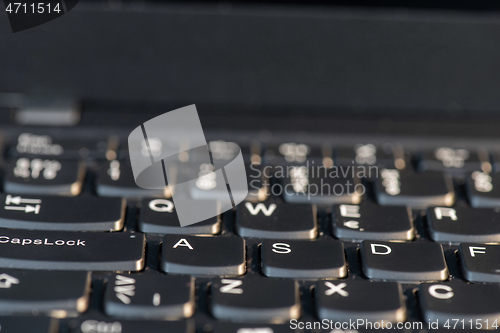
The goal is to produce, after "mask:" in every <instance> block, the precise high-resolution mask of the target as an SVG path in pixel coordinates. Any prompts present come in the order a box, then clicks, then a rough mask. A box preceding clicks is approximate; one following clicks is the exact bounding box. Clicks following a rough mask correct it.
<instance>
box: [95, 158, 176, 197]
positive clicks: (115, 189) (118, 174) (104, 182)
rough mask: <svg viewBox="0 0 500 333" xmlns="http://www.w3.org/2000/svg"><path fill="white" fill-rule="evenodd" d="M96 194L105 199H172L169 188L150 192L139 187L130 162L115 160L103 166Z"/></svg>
mask: <svg viewBox="0 0 500 333" xmlns="http://www.w3.org/2000/svg"><path fill="white" fill-rule="evenodd" d="M96 192H97V195H99V196H103V197H125V198H140V197H167V198H170V197H171V193H170V189H169V188H168V186H165V189H164V190H149V189H143V188H140V187H139V186H137V185H136V184H135V180H134V175H133V173H132V167H131V166H130V161H129V160H123V161H118V160H113V161H110V162H106V163H104V164H102V165H101V169H100V170H99V175H98V181H97V186H96Z"/></svg>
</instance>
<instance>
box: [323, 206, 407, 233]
mask: <svg viewBox="0 0 500 333" xmlns="http://www.w3.org/2000/svg"><path fill="white" fill-rule="evenodd" d="M332 223H333V234H334V235H335V237H337V238H342V239H356V240H362V239H372V240H400V241H409V240H412V239H413V237H414V234H415V229H414V227H413V216H412V212H411V210H410V209H409V208H408V207H401V206H379V205H375V204H373V203H371V202H365V203H363V204H360V205H336V206H335V207H334V209H333V211H332Z"/></svg>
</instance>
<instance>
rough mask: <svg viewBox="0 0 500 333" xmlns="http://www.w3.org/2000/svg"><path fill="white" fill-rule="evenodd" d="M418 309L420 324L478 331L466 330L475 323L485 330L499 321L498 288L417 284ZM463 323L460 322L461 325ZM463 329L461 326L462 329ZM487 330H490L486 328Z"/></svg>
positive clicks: (475, 285)
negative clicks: (419, 308)
mask: <svg viewBox="0 0 500 333" xmlns="http://www.w3.org/2000/svg"><path fill="white" fill-rule="evenodd" d="M418 295H419V300H420V307H421V309H422V314H423V317H424V321H425V322H428V321H438V324H439V325H440V326H441V327H444V325H445V324H446V322H447V321H448V325H449V327H448V328H454V325H458V326H456V327H455V329H478V328H480V327H476V326H473V327H470V326H469V325H471V322H469V321H470V320H472V325H476V324H477V323H478V322H479V323H480V324H481V325H482V326H483V325H484V327H481V328H483V329H486V328H487V327H486V320H488V321H489V325H492V324H493V323H494V321H497V322H498V320H499V319H500V303H499V302H498V299H499V298H500V288H498V285H487V284H485V285H481V284H466V283H439V284H428V283H424V284H421V285H420V287H419V292H418ZM462 321H463V322H462ZM462 325H465V326H462ZM489 329H492V327H491V326H490V327H489Z"/></svg>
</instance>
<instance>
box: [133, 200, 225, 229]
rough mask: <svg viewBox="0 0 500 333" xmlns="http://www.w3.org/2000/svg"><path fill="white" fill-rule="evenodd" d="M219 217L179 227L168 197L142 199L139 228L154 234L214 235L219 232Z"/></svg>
mask: <svg viewBox="0 0 500 333" xmlns="http://www.w3.org/2000/svg"><path fill="white" fill-rule="evenodd" d="M220 227H221V221H220V217H219V216H216V217H212V218H210V219H208V220H205V221H202V222H199V223H196V224H192V225H189V226H186V227H181V225H180V222H179V218H178V217H177V212H176V211H175V206H174V203H173V201H172V200H168V199H143V200H142V204H141V213H140V216H139V230H140V231H142V232H146V233H155V234H180V235H215V234H218V233H219V232H220Z"/></svg>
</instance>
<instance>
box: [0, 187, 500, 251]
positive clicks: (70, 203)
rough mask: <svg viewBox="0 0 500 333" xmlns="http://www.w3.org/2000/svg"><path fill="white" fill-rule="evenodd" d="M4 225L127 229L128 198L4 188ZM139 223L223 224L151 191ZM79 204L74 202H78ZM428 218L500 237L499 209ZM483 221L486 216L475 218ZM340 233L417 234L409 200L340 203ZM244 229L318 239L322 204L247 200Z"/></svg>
mask: <svg viewBox="0 0 500 333" xmlns="http://www.w3.org/2000/svg"><path fill="white" fill-rule="evenodd" d="M0 202H4V207H3V209H1V208H0V227H1V228H12V229H30V230H59V231H101V232H103V231H119V230H122V229H123V226H124V217H125V210H126V202H125V200H124V199H120V198H99V197H93V196H81V197H77V198H72V197H57V196H39V195H31V196H29V197H27V196H25V195H23V196H21V195H12V194H0ZM141 206H142V208H141V211H140V215H139V221H138V229H139V231H142V232H146V233H157V234H186V235H189V234H190V235H215V234H218V233H220V231H221V218H220V216H216V217H213V218H210V219H207V220H205V221H203V222H200V223H197V224H195V225H192V226H188V227H180V223H179V219H178V217H177V214H176V211H175V205H174V203H173V201H172V200H168V199H143V200H142V203H141ZM70 207H71V208H70ZM426 220H427V225H428V229H429V234H430V237H431V239H433V240H434V241H437V242H442V243H461V242H474V243H500V212H499V211H498V209H489V208H478V209H471V208H465V207H454V208H452V207H430V208H428V209H427V211H426ZM478 220H480V221H483V222H482V223H480V224H478V223H475V221H478ZM331 221H332V222H331V226H332V230H333V235H334V236H335V237H337V238H340V239H346V240H365V239H370V240H399V241H410V240H412V239H413V238H414V236H415V227H414V221H413V215H412V212H411V210H410V209H409V208H407V207H399V206H392V207H391V206H379V205H376V204H373V203H371V202H364V203H362V204H360V205H345V204H343V205H335V206H333V209H332V214H331ZM235 229H236V233H237V234H238V235H240V236H243V237H250V238H261V239H269V238H276V239H313V238H316V236H317V233H318V230H317V229H318V222H317V213H316V208H315V206H313V205H305V204H296V205H290V204H283V203H279V202H273V201H267V202H264V203H251V202H245V203H242V204H241V205H239V207H238V208H237V211H236V223H235Z"/></svg>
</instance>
